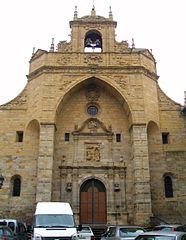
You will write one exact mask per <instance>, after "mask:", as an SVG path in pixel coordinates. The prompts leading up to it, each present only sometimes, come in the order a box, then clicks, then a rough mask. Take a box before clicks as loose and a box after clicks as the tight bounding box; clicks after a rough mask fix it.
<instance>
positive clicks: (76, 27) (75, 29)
mask: <svg viewBox="0 0 186 240" xmlns="http://www.w3.org/2000/svg"><path fill="white" fill-rule="evenodd" d="M116 26H117V22H115V21H113V16H112V11H111V7H110V10H109V17H108V18H105V17H102V16H99V15H96V10H95V7H94V6H93V8H92V10H91V15H87V16H84V17H81V18H78V12H77V7H75V11H74V19H73V21H70V28H71V29H72V32H71V42H72V51H73V52H112V51H114V44H115V28H116Z"/></svg>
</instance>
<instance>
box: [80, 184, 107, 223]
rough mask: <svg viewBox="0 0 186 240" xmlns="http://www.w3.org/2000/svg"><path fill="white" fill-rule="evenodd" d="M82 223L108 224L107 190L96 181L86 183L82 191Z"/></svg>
mask: <svg viewBox="0 0 186 240" xmlns="http://www.w3.org/2000/svg"><path fill="white" fill-rule="evenodd" d="M80 191H81V192H80V223H82V224H103V223H106V190H105V186H104V185H103V183H101V182H100V181H98V180H96V179H91V180H88V181H86V182H85V183H84V184H83V185H82V186H81V189H80Z"/></svg>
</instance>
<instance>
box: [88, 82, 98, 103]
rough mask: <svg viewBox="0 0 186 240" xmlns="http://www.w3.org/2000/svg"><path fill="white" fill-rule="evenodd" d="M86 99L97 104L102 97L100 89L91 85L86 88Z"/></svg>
mask: <svg viewBox="0 0 186 240" xmlns="http://www.w3.org/2000/svg"><path fill="white" fill-rule="evenodd" d="M85 95H86V98H87V100H88V101H89V102H96V101H98V99H99V97H100V91H99V88H98V87H97V86H96V85H95V84H90V85H88V87H87V88H86V93H85Z"/></svg>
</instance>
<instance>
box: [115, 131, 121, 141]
mask: <svg viewBox="0 0 186 240" xmlns="http://www.w3.org/2000/svg"><path fill="white" fill-rule="evenodd" d="M116 142H121V134H120V133H116Z"/></svg>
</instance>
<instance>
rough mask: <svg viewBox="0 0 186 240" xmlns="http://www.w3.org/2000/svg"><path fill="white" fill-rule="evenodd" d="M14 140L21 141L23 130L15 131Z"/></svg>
mask: <svg viewBox="0 0 186 240" xmlns="http://www.w3.org/2000/svg"><path fill="white" fill-rule="evenodd" d="M16 142H23V131H17V132H16Z"/></svg>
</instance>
